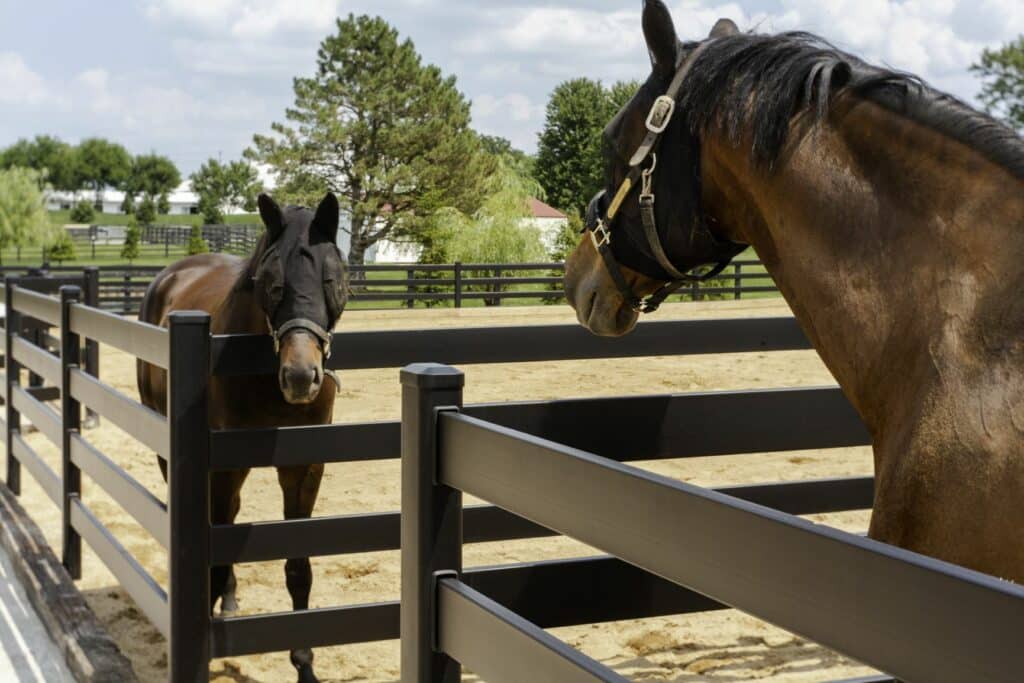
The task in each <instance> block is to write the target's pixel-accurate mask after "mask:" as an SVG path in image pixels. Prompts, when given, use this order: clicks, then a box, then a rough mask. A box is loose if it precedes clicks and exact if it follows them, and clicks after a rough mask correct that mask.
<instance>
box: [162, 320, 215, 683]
mask: <svg viewBox="0 0 1024 683" xmlns="http://www.w3.org/2000/svg"><path fill="white" fill-rule="evenodd" d="M169 342H170V367H169V368H168V370H167V376H168V393H169V400H168V410H167V426H168V429H169V431H170V453H167V454H166V457H167V460H168V492H167V506H168V517H169V520H168V521H169V522H170V527H171V547H170V548H169V549H168V557H169V565H170V567H169V569H170V572H169V573H170V586H169V588H170V590H169V591H168V593H169V595H168V609H169V610H170V623H171V632H170V638H169V639H168V667H169V675H168V680H170V681H171V682H172V683H185V682H186V681H188V682H189V683H192V682H194V681H205V680H207V679H208V678H209V675H210V674H209V671H210V471H209V465H210V424H209V416H208V414H207V410H208V405H207V403H208V396H207V387H208V385H209V381H210V316H209V315H208V314H207V313H202V312H198V311H181V312H175V313H172V314H171V315H170V339H169Z"/></svg>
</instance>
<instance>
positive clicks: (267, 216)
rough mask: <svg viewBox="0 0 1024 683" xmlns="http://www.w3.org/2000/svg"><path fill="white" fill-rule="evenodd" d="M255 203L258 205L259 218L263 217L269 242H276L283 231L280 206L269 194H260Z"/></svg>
mask: <svg viewBox="0 0 1024 683" xmlns="http://www.w3.org/2000/svg"><path fill="white" fill-rule="evenodd" d="M256 203H257V205H259V207H260V218H262V219H263V225H265V226H267V234H268V235H269V236H270V242H276V241H277V238H278V237H280V236H281V233H283V232H284V217H283V216H282V215H281V207H280V206H278V205H277V202H275V201H274V200H273V199H272V198H271V196H270V195H269V194H260V196H259V198H258V199H257V200H256Z"/></svg>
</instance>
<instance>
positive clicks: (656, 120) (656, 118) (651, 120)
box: [646, 95, 676, 135]
mask: <svg viewBox="0 0 1024 683" xmlns="http://www.w3.org/2000/svg"><path fill="white" fill-rule="evenodd" d="M675 112H676V101H675V100H674V99H672V98H671V97H669V96H668V95H661V96H660V97H658V99H656V100H654V105H653V106H652V107H651V111H650V113H648V114H647V124H646V125H647V130H649V131H651V132H652V133H654V134H655V135H661V134H662V133H664V132H665V129H666V128H668V124H669V123H670V122H671V121H672V115H673V114H675Z"/></svg>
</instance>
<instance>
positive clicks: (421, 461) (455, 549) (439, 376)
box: [400, 363, 465, 683]
mask: <svg viewBox="0 0 1024 683" xmlns="http://www.w3.org/2000/svg"><path fill="white" fill-rule="evenodd" d="M401 379H402V521H401V525H402V539H401V547H402V600H401V617H400V622H401V636H402V644H401V648H402V659H401V675H402V683H458V681H459V679H460V676H461V670H462V667H461V665H460V664H459V663H458V662H457V661H455V660H454V659H452V658H450V657H448V656H447V655H444V654H440V653H437V652H435V651H434V646H433V641H434V636H435V626H436V621H435V616H436V615H434V614H433V602H434V595H435V578H434V576H435V572H438V571H455V572H461V571H462V492H461V491H456V490H455V489H451V488H449V487H447V486H438V485H436V484H435V472H436V466H437V413H438V411H439V409H443V408H453V409H458V408H461V407H462V387H463V385H464V384H465V378H464V377H463V374H462V373H461V372H460V371H459V370H456V369H455V368H452V367H448V366H446V365H437V364H434V363H422V364H415V365H409V366H407V367H406V368H405V369H403V370H402V373H401Z"/></svg>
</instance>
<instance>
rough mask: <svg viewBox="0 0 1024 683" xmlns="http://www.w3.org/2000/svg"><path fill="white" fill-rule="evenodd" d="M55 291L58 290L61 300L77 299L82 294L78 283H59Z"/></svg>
mask: <svg viewBox="0 0 1024 683" xmlns="http://www.w3.org/2000/svg"><path fill="white" fill-rule="evenodd" d="M57 291H59V292H60V298H61V300H63V299H77V298H79V297H80V296H82V288H81V287H79V286H78V285H61V286H60V288H59V289H58V290H57Z"/></svg>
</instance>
